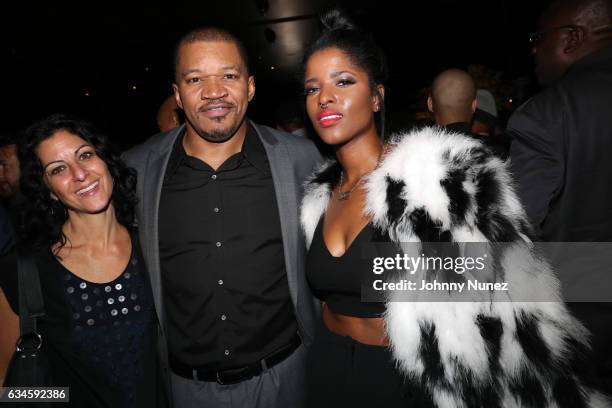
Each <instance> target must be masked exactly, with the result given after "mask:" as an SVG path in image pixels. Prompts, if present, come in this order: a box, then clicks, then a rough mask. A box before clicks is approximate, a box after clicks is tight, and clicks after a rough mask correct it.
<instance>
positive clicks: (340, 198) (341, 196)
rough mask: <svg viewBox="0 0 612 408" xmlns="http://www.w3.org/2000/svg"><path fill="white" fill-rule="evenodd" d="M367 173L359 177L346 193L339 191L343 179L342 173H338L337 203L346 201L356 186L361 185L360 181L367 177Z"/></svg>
mask: <svg viewBox="0 0 612 408" xmlns="http://www.w3.org/2000/svg"><path fill="white" fill-rule="evenodd" d="M367 174H368V173H365V174H364V175H363V176H361V177H359V180H357V182H356V183H355V184H354V185H353V187H351V189H350V190H348V191H340V188H341V187H342V180H343V179H344V177H343V176H344V172H341V173H340V184H338V201H345V200H348V199H349V197H350V195H351V193H352V192H353V191H355V189H356V188H357V186H359V184H361V180H363V178H364V177H365V176H366V175H367Z"/></svg>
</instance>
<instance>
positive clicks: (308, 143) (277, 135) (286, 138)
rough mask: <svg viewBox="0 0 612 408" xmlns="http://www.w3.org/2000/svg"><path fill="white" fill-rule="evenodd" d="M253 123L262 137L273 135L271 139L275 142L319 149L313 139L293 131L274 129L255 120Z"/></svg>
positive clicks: (295, 146)
mask: <svg viewBox="0 0 612 408" xmlns="http://www.w3.org/2000/svg"><path fill="white" fill-rule="evenodd" d="M251 123H252V124H253V126H254V127H255V129H257V131H258V132H259V134H260V135H262V137H264V138H267V137H268V138H269V137H271V138H272V140H271V141H273V142H274V143H282V144H284V145H286V146H290V147H292V148H295V149H306V150H309V149H312V150H317V148H316V146H315V144H314V143H313V142H312V140H310V139H308V138H306V137H303V136H297V135H294V134H292V133H288V132H285V131H282V130H278V129H274V128H271V127H269V126H266V125H259V124H256V123H253V122H251Z"/></svg>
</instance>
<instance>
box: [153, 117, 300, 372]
mask: <svg viewBox="0 0 612 408" xmlns="http://www.w3.org/2000/svg"><path fill="white" fill-rule="evenodd" d="M182 141H183V136H180V137H179V138H178V139H177V142H176V144H175V146H174V148H173V151H172V154H171V156H170V161H169V163H168V168H167V170H166V175H165V179H164V184H163V189H162V196H161V202H160V209H159V250H160V259H161V271H162V279H163V290H164V302H165V303H164V306H165V308H166V312H167V325H168V344H169V351H170V358H171V360H172V361H176V362H178V363H181V364H186V365H189V366H194V367H206V368H210V369H227V368H234V367H241V366H244V365H247V364H251V363H254V362H256V361H258V360H260V359H262V358H263V357H265V356H266V355H267V354H269V353H271V352H273V351H275V350H276V349H278V348H280V347H282V346H284V345H286V344H288V343H290V341H291V340H292V338H293V337H294V336H295V333H296V332H297V323H296V319H295V312H294V309H293V304H292V302H291V298H290V294H289V285H288V282H287V274H286V271H285V260H284V259H285V258H284V252H283V241H282V236H281V225H280V219H279V213H278V206H277V203H276V195H275V190H274V184H273V181H272V174H271V171H270V166H269V163H268V159H267V157H266V152H265V150H264V147H263V144H262V143H261V141H260V140H259V137H258V135H257V133H256V132H255V130H254V129H253V128H252V127H251V126H249V128H248V131H247V135H246V137H245V141H244V144H243V146H242V151H241V152H240V153H237V154H235V155H233V156H231V157H229V158H228V159H227V160H226V161H225V162H224V163H223V164H222V165H221V166H220V167H219V168H218V169H217V170H216V171H215V170H214V169H213V168H212V167H210V166H209V165H208V164H206V163H204V162H203V161H201V160H199V159H197V158H195V157H191V156H188V155H187V154H186V152H185V150H184V148H183V143H182Z"/></svg>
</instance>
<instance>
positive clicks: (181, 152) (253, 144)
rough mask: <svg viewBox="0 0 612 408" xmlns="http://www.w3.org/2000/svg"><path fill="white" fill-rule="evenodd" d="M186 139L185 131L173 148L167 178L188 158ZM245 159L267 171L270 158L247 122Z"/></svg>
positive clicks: (244, 145)
mask: <svg viewBox="0 0 612 408" xmlns="http://www.w3.org/2000/svg"><path fill="white" fill-rule="evenodd" d="M184 137H185V129H183V131H182V132H181V134H180V135H179V136H178V137H177V138H176V141H175V142H174V146H173V147H172V153H171V154H170V159H169V162H168V170H167V171H166V176H167V177H170V176H172V175H173V174H174V173H175V172H176V170H177V169H178V168H179V166H180V165H181V164H182V163H183V161H184V160H185V159H186V158H187V157H188V156H187V152H185V148H184V147H183V138H184ZM240 153H241V154H242V155H243V156H244V157H245V159H246V160H247V161H248V162H249V163H250V164H251V165H253V166H254V167H255V168H256V169H257V170H260V171H262V170H265V169H266V167H267V164H268V157H267V155H266V150H265V148H264V146H263V143H262V142H261V140H260V139H259V134H258V133H257V131H256V130H255V127H254V126H253V124H252V123H250V122H249V121H247V131H246V135H245V137H244V142H243V143H242V150H241V152H240Z"/></svg>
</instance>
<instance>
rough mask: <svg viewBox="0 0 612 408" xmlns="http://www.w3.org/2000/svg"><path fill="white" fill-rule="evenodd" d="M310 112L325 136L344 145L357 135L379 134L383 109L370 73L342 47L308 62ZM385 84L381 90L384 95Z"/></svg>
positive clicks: (320, 53) (322, 52) (306, 83)
mask: <svg viewBox="0 0 612 408" xmlns="http://www.w3.org/2000/svg"><path fill="white" fill-rule="evenodd" d="M304 90H305V93H306V111H307V112H308V117H309V118H310V120H311V122H312V124H313V126H314V128H315V130H316V131H317V133H318V134H319V136H320V137H321V139H322V140H323V141H324V142H325V143H326V144H329V145H342V144H345V143H347V142H349V141H351V140H353V139H354V138H355V137H358V136H362V135H365V134H368V133H372V134H373V135H374V136H377V132H376V124H375V121H374V112H378V111H379V110H380V102H381V101H380V100H379V98H380V97H379V96H378V94H377V93H375V92H373V91H372V89H371V87H370V81H369V78H368V74H367V73H366V72H365V71H364V70H362V69H361V68H359V67H358V66H356V65H354V64H353V63H352V62H351V60H350V59H349V57H348V56H347V55H346V54H345V53H344V52H343V51H341V50H340V49H338V48H324V49H322V50H319V51H317V52H315V53H314V54H312V56H311V57H310V58H309V59H308V61H307V62H306V75H305V81H304ZM383 91H384V90H383V88H382V85H380V86H379V92H380V93H381V95H382V92H383Z"/></svg>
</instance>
